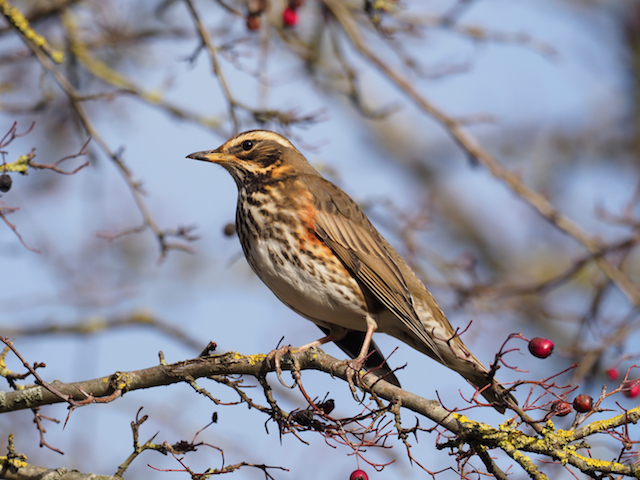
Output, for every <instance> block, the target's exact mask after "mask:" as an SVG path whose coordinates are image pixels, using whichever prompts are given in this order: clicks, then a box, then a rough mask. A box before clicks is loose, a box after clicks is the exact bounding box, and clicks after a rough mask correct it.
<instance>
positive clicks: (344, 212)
mask: <svg viewBox="0 0 640 480" xmlns="http://www.w3.org/2000/svg"><path fill="white" fill-rule="evenodd" d="M187 158H190V159H195V160H201V161H205V162H211V163H214V164H217V165H220V166H222V167H223V168H224V169H225V170H227V171H228V172H229V173H230V174H231V177H232V178H233V180H234V181H235V183H236V186H237V187H238V202H237V208H236V220H235V222H236V232H237V235H238V238H239V240H240V243H241V245H242V250H243V253H244V255H245V257H246V259H247V262H248V263H249V265H250V266H251V268H252V269H253V271H254V272H255V273H256V274H257V276H258V277H260V279H261V280H262V281H263V282H264V283H265V284H266V286H267V287H269V289H271V291H272V292H273V293H274V294H275V295H276V297H278V299H280V300H281V301H282V302H283V303H284V304H285V305H287V306H288V307H289V308H291V309H292V310H293V311H295V312H296V313H298V314H299V315H301V316H302V317H304V318H306V319H308V320H310V321H312V322H313V323H315V324H316V325H317V326H318V327H320V329H321V330H322V331H323V332H324V333H325V336H324V337H322V338H320V339H318V340H316V341H314V342H310V343H308V344H307V345H303V346H302V347H298V348H297V349H296V350H306V349H307V348H310V347H314V346H320V345H322V344H325V343H328V342H331V341H333V342H334V343H335V344H337V345H338V346H339V347H340V348H341V349H342V350H343V351H345V352H346V353H347V354H348V355H349V356H350V357H351V358H352V359H353V360H352V361H351V362H352V363H351V366H352V367H354V370H355V371H359V370H360V369H361V368H363V367H364V368H365V369H367V370H369V371H371V372H372V373H373V374H374V375H376V376H379V377H382V378H384V379H385V380H387V381H389V382H390V383H392V384H393V385H396V386H399V382H398V380H397V378H396V377H395V375H394V374H393V372H392V371H391V369H390V367H389V366H388V364H387V363H386V361H385V358H384V356H383V355H382V354H381V353H380V350H379V349H378V347H377V345H376V344H375V342H373V340H372V336H373V333H374V332H376V331H377V332H383V333H386V334H388V335H391V336H393V337H395V338H396V339H398V340H401V341H402V342H404V343H406V344H408V345H410V346H411V347H413V348H414V349H416V350H418V351H419V352H421V353H423V354H425V355H427V356H428V357H430V358H431V359H433V360H436V361H437V362H440V363H442V364H443V365H445V366H447V367H448V368H450V369H452V370H454V371H456V372H458V373H459V374H460V375H462V377H464V378H465V379H466V380H467V381H468V382H469V383H470V384H471V385H473V386H474V387H475V388H476V389H477V390H478V391H479V392H480V393H481V394H482V395H483V396H484V397H485V399H486V400H487V401H488V402H489V403H490V404H491V405H492V406H493V407H494V408H495V409H496V410H497V411H499V412H500V413H504V412H505V407H506V406H507V405H508V404H509V402H511V403H512V404H513V405H517V401H516V400H515V398H514V397H513V396H512V395H511V393H510V392H509V391H508V390H507V389H506V388H504V387H503V386H502V385H501V384H500V383H499V382H497V381H496V380H495V379H494V377H493V374H491V373H490V372H489V370H488V369H487V368H486V367H485V366H484V365H483V364H482V363H481V362H480V361H479V360H478V359H477V358H476V357H475V356H474V355H473V354H472V353H471V351H470V350H469V349H468V348H467V347H466V345H465V344H464V343H463V342H462V340H461V338H460V337H459V336H458V335H457V332H456V331H455V330H454V329H453V327H452V326H451V324H450V323H449V320H448V319H447V317H446V315H445V314H444V312H443V311H442V309H441V308H440V306H439V305H438V303H437V302H436V300H435V299H434V297H433V296H432V295H431V293H430V292H429V290H428V289H427V288H426V287H425V285H424V284H423V283H422V282H421V281H420V279H419V278H418V276H417V275H416V274H415V272H414V271H413V270H412V269H411V267H410V266H409V265H408V264H407V262H406V261H405V260H403V259H402V257H401V256H400V254H399V253H398V252H397V251H396V250H395V249H394V248H393V247H392V246H391V245H390V244H389V243H388V242H387V241H386V240H385V239H384V237H383V236H382V235H381V234H380V233H379V232H378V230H377V229H376V228H375V227H374V226H373V225H372V223H371V222H370V221H369V219H368V218H367V216H366V214H365V213H364V211H363V210H362V209H361V208H360V206H359V205H358V204H357V203H356V202H355V201H354V200H353V199H352V198H351V197H350V196H349V195H347V194H346V193H345V192H344V191H343V190H342V189H340V188H339V187H338V186H336V185H335V184H333V183H332V182H330V181H329V180H327V179H326V178H324V177H323V176H322V175H321V174H320V173H319V172H318V171H317V170H316V169H315V168H313V167H312V166H311V164H310V163H309V162H308V161H307V159H306V158H305V157H304V155H303V154H302V153H300V151H299V150H298V149H297V148H296V147H295V146H294V145H293V144H292V143H291V142H290V141H289V140H288V139H287V138H285V137H284V136H282V135H280V134H278V133H275V132H272V131H268V130H250V131H246V132H243V133H240V134H238V135H236V136H235V137H233V138H231V139H229V140H228V141H227V142H225V143H224V144H222V145H221V146H220V147H218V148H216V149H215V150H206V151H201V152H196V153H192V154H190V155H188V156H187Z"/></svg>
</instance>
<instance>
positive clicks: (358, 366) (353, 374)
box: [331, 358, 366, 401]
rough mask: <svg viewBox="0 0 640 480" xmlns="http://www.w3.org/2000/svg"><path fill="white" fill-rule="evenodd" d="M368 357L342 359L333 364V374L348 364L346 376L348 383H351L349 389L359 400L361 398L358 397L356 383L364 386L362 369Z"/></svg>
mask: <svg viewBox="0 0 640 480" xmlns="http://www.w3.org/2000/svg"><path fill="white" fill-rule="evenodd" d="M365 360H366V358H354V359H353V360H342V361H341V362H338V363H335V364H333V365H332V366H331V374H332V375H333V374H334V373H335V371H336V369H338V368H340V367H343V366H346V367H347V370H346V372H345V376H346V377H347V383H348V384H349V389H350V390H351V395H353V398H354V399H355V400H357V401H359V399H358V398H357V397H356V391H357V388H356V385H357V386H359V387H360V388H362V381H361V374H360V372H361V370H362V369H363V367H364V362H365Z"/></svg>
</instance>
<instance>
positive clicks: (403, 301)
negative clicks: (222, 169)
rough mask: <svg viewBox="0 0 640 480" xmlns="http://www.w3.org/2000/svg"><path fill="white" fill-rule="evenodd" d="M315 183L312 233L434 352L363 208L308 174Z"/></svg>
mask: <svg viewBox="0 0 640 480" xmlns="http://www.w3.org/2000/svg"><path fill="white" fill-rule="evenodd" d="M307 181H308V182H310V183H314V182H315V183H317V184H318V185H317V188H313V189H312V191H313V192H314V193H315V194H316V197H315V208H316V212H315V215H316V218H315V221H316V234H317V236H318V238H320V239H321V240H322V241H323V242H324V243H325V244H326V245H327V246H328V247H329V248H330V249H331V250H332V251H333V252H334V253H335V254H336V256H337V257H338V258H339V259H340V261H341V262H342V263H343V264H344V266H345V267H346V268H347V270H349V272H350V273H351V274H352V275H353V276H354V278H355V279H356V280H357V281H358V283H359V284H360V285H362V286H364V287H365V288H366V289H367V290H368V291H369V292H370V293H371V294H372V295H373V297H374V298H375V299H376V300H378V301H379V302H380V303H381V304H382V305H383V306H384V307H386V308H387V309H388V310H390V311H391V312H392V313H393V314H394V315H395V316H396V317H397V318H398V319H399V320H400V321H402V322H403V323H404V324H405V325H406V326H407V327H408V328H409V329H410V330H411V331H412V332H413V333H414V334H415V335H416V336H417V337H418V338H420V339H421V340H422V341H423V342H424V343H425V344H426V345H428V346H429V348H430V349H431V350H432V351H433V352H434V353H435V354H436V356H437V357H438V358H440V360H442V357H441V356H440V354H439V352H438V348H437V347H436V345H435V343H434V341H433V339H432V338H431V337H430V336H429V334H428V332H427V331H426V329H425V328H424V326H423V324H422V322H421V321H420V319H419V318H418V315H417V313H416V311H415V309H414V306H413V300H412V298H411V295H410V294H409V289H408V287H407V284H406V282H405V280H404V278H403V276H402V273H401V272H400V269H399V268H398V266H397V265H396V263H395V262H394V261H393V259H392V258H391V255H390V254H389V252H388V251H387V249H386V247H385V244H386V242H383V241H381V236H380V234H379V233H378V231H377V230H376V229H375V228H374V227H373V225H371V223H370V222H369V220H368V219H367V217H366V215H365V214H364V212H363V211H362V210H361V209H360V207H358V205H357V204H356V203H355V202H354V201H353V200H352V199H351V198H350V197H349V196H348V195H347V194H346V193H344V192H343V191H342V190H340V189H339V188H338V187H336V186H335V185H333V184H332V183H330V182H328V181H327V180H325V179H324V178H322V177H309V178H308V179H307Z"/></svg>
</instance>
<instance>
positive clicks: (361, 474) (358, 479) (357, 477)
mask: <svg viewBox="0 0 640 480" xmlns="http://www.w3.org/2000/svg"><path fill="white" fill-rule="evenodd" d="M349 480H369V475H367V474H366V472H365V471H364V470H360V469H358V470H355V471H354V472H353V473H352V474H351V476H350V477H349Z"/></svg>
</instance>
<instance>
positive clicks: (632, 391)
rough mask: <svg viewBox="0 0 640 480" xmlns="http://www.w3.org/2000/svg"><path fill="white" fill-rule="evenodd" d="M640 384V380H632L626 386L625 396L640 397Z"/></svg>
mask: <svg viewBox="0 0 640 480" xmlns="http://www.w3.org/2000/svg"><path fill="white" fill-rule="evenodd" d="M638 383H640V382H639V381H638V380H631V381H630V382H628V383H627V384H626V385H625V390H624V396H625V397H627V398H636V397H637V396H638V395H640V385H638Z"/></svg>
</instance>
